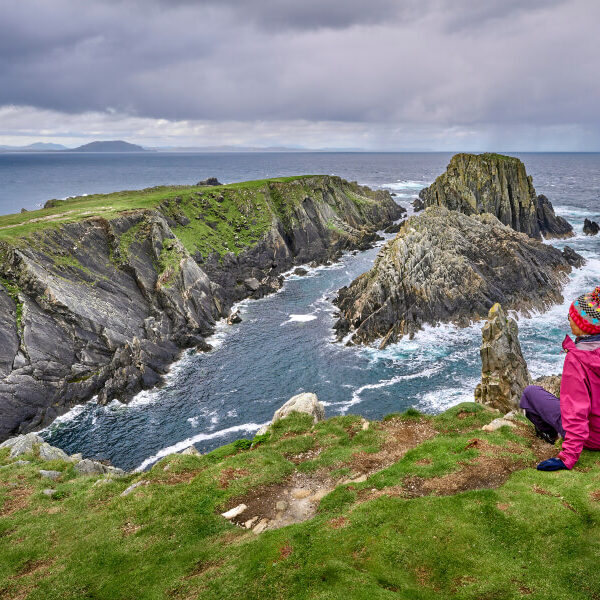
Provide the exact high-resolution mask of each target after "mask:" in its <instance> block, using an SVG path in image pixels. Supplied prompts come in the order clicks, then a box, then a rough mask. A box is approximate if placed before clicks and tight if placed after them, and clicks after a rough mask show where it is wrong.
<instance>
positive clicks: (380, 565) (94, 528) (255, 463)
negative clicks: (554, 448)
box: [0, 404, 600, 600]
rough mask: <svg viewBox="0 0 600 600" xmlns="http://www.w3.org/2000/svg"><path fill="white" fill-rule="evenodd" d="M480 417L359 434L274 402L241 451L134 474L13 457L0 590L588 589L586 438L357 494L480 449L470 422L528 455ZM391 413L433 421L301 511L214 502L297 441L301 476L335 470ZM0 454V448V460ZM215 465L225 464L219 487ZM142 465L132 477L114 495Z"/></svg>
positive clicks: (422, 593) (203, 593)
mask: <svg viewBox="0 0 600 600" xmlns="http://www.w3.org/2000/svg"><path fill="white" fill-rule="evenodd" d="M494 416H495V415H493V414H491V413H489V412H487V411H484V410H483V409H481V407H478V406H476V405H472V404H464V405H461V406H460V407H457V408H455V409H452V410H450V411H448V412H447V413H444V414H443V415H439V416H437V417H424V416H419V415H415V414H414V413H413V414H409V415H406V416H401V417H394V420H388V421H387V424H388V425H386V424H385V423H384V424H382V426H379V425H377V424H376V423H375V424H372V425H371V427H370V428H369V429H367V430H366V431H363V430H362V428H361V426H360V425H361V421H360V419H359V418H358V417H353V416H346V417H336V418H333V419H329V420H327V421H325V422H323V423H319V424H317V425H316V426H313V425H312V423H311V421H310V418H307V417H305V416H301V415H292V417H290V418H287V419H284V420H282V421H280V422H278V423H277V425H276V426H275V427H274V428H273V430H272V432H271V434H270V435H269V436H267V438H266V439H262V440H261V443H260V444H258V445H254V446H253V447H252V448H251V449H246V448H245V447H246V446H248V444H239V443H238V444H237V445H236V444H230V445H228V446H224V447H222V448H219V449H217V450H215V451H214V452H212V453H210V454H208V455H205V456H202V457H196V456H180V455H175V456H170V457H167V458H165V459H163V460H162V461H161V462H160V463H159V464H157V465H156V466H154V468H153V469H152V470H151V471H149V472H147V473H143V474H137V475H129V476H127V477H126V478H124V479H122V480H113V481H109V482H108V483H103V484H101V485H94V484H95V482H96V481H97V480H98V478H97V477H79V476H76V474H75V472H74V470H73V467H72V465H69V464H66V463H61V462H54V463H43V464H42V463H41V462H39V460H38V459H36V458H35V457H34V456H30V457H29V458H30V459H31V460H32V461H33V462H32V464H31V465H25V466H20V467H7V468H0V507H1V508H0V513H1V514H2V515H3V516H0V597H3V598H31V599H34V598H35V599H42V598H43V599H44V600H53V599H58V598H60V599H65V600H66V599H81V598H94V599H113V598H114V599H117V598H118V599H128V598H132V599H133V598H152V599H158V598H202V599H205V598H206V599H211V600H212V599H219V598H227V599H230V598H248V599H251V598H252V599H253V598H261V599H265V600H268V599H276V598H282V599H283V598H285V599H286V600H287V599H292V598H298V599H300V598H302V599H305V598H311V599H313V598H314V599H316V598H319V599H326V598H327V599H329V598H352V599H355V598H357V599H361V598H364V599H371V598H382V599H387V598H410V599H429V598H431V599H433V598H435V599H436V600H437V599H439V598H461V599H473V600H475V599H483V598H485V599H488V598H490V599H492V598H498V599H513V598H515V599H516V598H536V599H544V600H547V599H562V598H565V599H567V598H568V599H575V600H579V599H580V600H584V599H585V600H588V599H590V598H596V597H598V592H599V590H600V571H599V570H598V568H597V555H598V551H599V550H600V547H599V546H600V542H599V540H600V535H599V534H600V529H599V525H600V503H599V502H598V500H597V498H600V492H599V493H598V494H595V492H597V491H598V490H599V489H600V460H599V458H600V457H599V456H598V455H597V454H595V453H592V452H584V454H583V455H582V458H581V460H580V463H579V464H578V466H577V467H576V469H575V470H573V471H571V472H566V471H560V472H556V473H542V472H538V471H536V470H534V469H532V468H522V469H520V470H517V471H516V472H515V473H513V475H512V476H511V477H510V478H509V479H508V481H507V482H506V483H505V484H504V485H502V486H501V487H499V488H497V489H483V490H479V491H466V492H461V493H457V494H452V495H448V496H435V495H427V496H423V497H417V498H412V499H408V498H404V497H399V496H397V495H393V494H392V495H387V494H385V493H383V495H380V496H379V497H377V498H374V499H371V500H369V499H368V497H367V498H365V497H364V496H363V494H364V493H366V492H370V491H371V490H373V489H376V490H378V489H381V491H382V492H385V490H386V489H387V488H388V487H389V486H397V485H398V484H399V483H401V482H402V481H404V480H405V478H406V477H415V476H418V477H421V478H424V479H427V478H431V477H440V476H443V475H444V474H448V473H452V472H455V471H457V470H460V469H461V468H464V465H466V464H468V463H470V462H472V461H473V460H476V459H477V456H478V455H479V453H480V450H478V449H477V448H476V447H472V446H470V445H469V443H466V442H468V441H469V440H472V439H473V438H475V437H477V438H480V439H483V438H485V440H486V441H487V442H488V443H489V444H490V445H491V446H490V447H491V448H493V449H494V450H493V452H494V453H496V452H498V453H504V454H505V455H507V456H512V454H511V452H512V451H513V450H514V449H515V446H513V445H512V444H517V445H518V446H519V447H520V449H519V451H518V452H516V450H515V452H516V454H514V458H515V460H517V459H526V460H529V459H530V454H531V451H530V448H529V444H530V441H529V438H525V437H521V435H520V434H519V433H518V432H517V433H515V432H514V431H507V430H500V431H498V432H495V433H493V434H484V433H483V432H481V431H480V430H479V428H480V426H481V423H482V422H487V421H489V420H491V419H492V418H493V417H494ZM398 419H401V420H406V421H407V422H409V421H412V422H422V423H429V424H430V425H432V426H434V427H436V428H438V429H439V430H441V432H440V433H438V435H437V436H436V437H434V438H432V439H430V440H428V441H426V442H424V443H422V444H420V445H418V446H417V447H415V448H414V449H413V450H411V451H409V452H408V453H407V454H405V455H404V456H403V457H402V458H401V459H400V460H398V461H397V462H396V463H394V464H392V465H391V466H389V467H388V468H387V469H385V470H383V471H381V472H380V473H377V474H375V475H372V476H371V477H370V478H369V479H368V480H367V481H366V482H364V483H363V484H356V485H342V486H339V487H338V488H336V489H335V490H334V491H333V492H332V493H330V494H329V495H328V496H326V497H325V498H323V500H322V501H321V504H320V507H319V511H318V512H317V514H316V516H315V517H313V518H312V519H310V520H308V521H305V522H304V523H299V524H296V525H291V526H288V527H284V528H281V529H278V530H273V531H267V532H265V533H263V534H261V535H259V536H256V535H254V534H253V533H252V532H248V531H245V530H243V529H241V528H239V527H236V526H233V525H230V524H229V523H228V522H227V521H226V520H225V519H223V518H222V517H220V515H219V514H218V513H219V512H220V511H221V510H223V508H224V507H225V506H226V505H227V503H228V502H229V501H230V500H232V499H233V500H235V499H236V498H239V497H241V496H242V495H243V494H244V493H246V492H247V491H249V490H252V489H256V488H257V487H259V486H262V485H267V484H273V483H276V482H279V481H283V480H284V479H285V478H287V477H288V476H290V475H291V474H292V473H294V472H295V471H300V472H302V471H303V468H302V465H304V463H303V462H301V463H300V464H294V463H293V462H291V461H290V458H291V456H292V455H298V454H300V453H302V452H306V451H307V450H310V449H314V448H317V447H319V448H321V453H320V454H319V455H318V456H317V457H316V458H313V459H311V460H309V461H308V462H312V461H317V463H318V467H317V469H316V471H315V469H314V468H310V469H308V470H307V471H306V472H307V473H314V472H322V470H324V469H325V470H330V471H332V472H333V470H336V469H337V472H339V473H342V474H343V472H344V468H345V467H344V465H347V464H348V462H347V461H349V460H351V459H352V456H353V454H354V453H362V452H366V453H369V452H371V453H372V452H376V451H378V450H381V448H383V447H384V444H385V440H386V435H387V434H386V429H385V427H386V426H389V425H390V424H391V423H393V422H398ZM515 440H517V441H516V442H515ZM236 446H237V447H236ZM242 446H243V447H242ZM511 448H512V449H513V450H510V449H511ZM9 462H10V461H9V460H8V458H7V451H1V452H0V463H1V464H8V463H9ZM167 465H169V468H168V470H165V467H166V466H167ZM42 466H43V468H46V469H51V468H55V469H58V470H60V471H62V472H63V476H62V478H61V480H60V481H59V482H57V483H50V482H48V481H47V480H42V479H41V478H40V476H39V475H38V469H39V468H41V467H42ZM226 470H229V472H235V473H238V474H240V476H239V477H237V478H234V479H233V480H231V481H230V482H229V484H228V485H225V486H224V485H222V474H223V472H224V471H226ZM142 479H143V480H146V481H148V482H149V483H148V485H144V486H140V487H139V488H137V489H136V490H135V491H134V492H133V493H132V494H130V495H129V496H127V497H121V496H120V493H121V492H122V491H123V490H124V489H125V488H126V487H127V486H129V485H130V484H131V483H132V482H134V481H137V480H142ZM12 484H16V485H12ZM46 487H53V488H55V489H57V490H58V491H59V492H60V494H59V498H57V499H50V498H48V497H46V496H44V495H43V494H42V490H43V489H44V488H46ZM392 489H396V488H390V491H391V490H392ZM7 512H10V514H6V513H7Z"/></svg>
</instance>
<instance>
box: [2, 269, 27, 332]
mask: <svg viewBox="0 0 600 600" xmlns="http://www.w3.org/2000/svg"><path fill="white" fill-rule="evenodd" d="M0 284H2V286H3V287H4V289H5V290H6V292H7V293H8V295H9V296H10V297H11V298H12V301H13V302H14V303H15V315H16V316H15V318H16V321H17V331H19V335H20V334H21V333H22V331H23V302H21V300H20V299H19V287H18V286H17V285H16V284H15V283H13V282H12V281H10V280H8V279H6V278H5V277H0Z"/></svg>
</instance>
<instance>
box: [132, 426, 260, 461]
mask: <svg viewBox="0 0 600 600" xmlns="http://www.w3.org/2000/svg"><path fill="white" fill-rule="evenodd" d="M265 424H266V423H263V424H256V423H244V424H243V425H235V426H234V427H228V428H227V429H221V430H220V431H215V432H213V433H199V434H198V435H194V436H192V437H189V438H186V439H185V440H182V441H181V442H177V443H176V444H173V445H172V446H167V447H166V448H163V449H162V450H159V451H158V452H157V453H156V454H153V455H152V456H149V457H148V458H147V459H146V460H144V461H143V462H142V463H141V464H140V466H139V467H137V468H136V469H135V470H134V471H135V472H137V473H139V472H140V471H143V470H144V469H146V468H147V467H149V466H150V465H152V464H154V463H155V462H157V461H158V460H160V459H161V458H164V457H165V456H168V455H169V454H176V453H177V452H181V451H182V450H185V449H186V448H189V447H190V446H191V445H193V444H196V443H198V442H203V441H205V440H214V439H215V438H220V437H224V436H227V435H229V434H230V433H237V432H239V431H245V432H247V433H251V432H253V431H257V430H258V429H259V428H260V427H262V425H265Z"/></svg>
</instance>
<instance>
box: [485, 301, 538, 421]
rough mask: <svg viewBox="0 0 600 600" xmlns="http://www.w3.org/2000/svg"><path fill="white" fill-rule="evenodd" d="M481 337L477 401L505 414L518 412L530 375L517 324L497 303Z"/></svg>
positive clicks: (529, 381) (491, 310)
mask: <svg viewBox="0 0 600 600" xmlns="http://www.w3.org/2000/svg"><path fill="white" fill-rule="evenodd" d="M481 336H482V338H483V341H482V344H481V350H480V354H481V383H480V384H478V385H477V387H476V388H475V401H476V402H479V403H480V404H484V405H486V406H489V407H491V408H497V409H498V410H500V411H502V412H504V413H506V412H509V411H511V410H514V409H518V408H519V400H520V399H521V394H522V393H523V390H524V389H525V387H526V386H528V385H529V384H530V383H531V376H530V375H529V371H528V369H527V363H526V362H525V359H524V358H523V354H522V353H521V345H520V344H519V329H518V327H517V322H516V321H515V320H514V319H513V318H511V317H507V316H506V314H505V312H504V311H503V310H502V307H501V306H500V304H494V306H492V308H491V309H490V312H489V315H488V319H487V322H486V324H485V325H484V326H483V329H482V332H481Z"/></svg>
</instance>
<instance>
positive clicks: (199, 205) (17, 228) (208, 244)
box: [0, 175, 374, 256]
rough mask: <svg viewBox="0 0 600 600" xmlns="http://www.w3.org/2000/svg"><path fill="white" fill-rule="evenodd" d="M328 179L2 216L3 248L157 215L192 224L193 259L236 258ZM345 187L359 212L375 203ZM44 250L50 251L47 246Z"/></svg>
mask: <svg viewBox="0 0 600 600" xmlns="http://www.w3.org/2000/svg"><path fill="white" fill-rule="evenodd" d="M323 178H324V176H318V175H317V176H314V175H304V176H294V177H279V178H273V179H265V180H257V181H247V182H242V183H232V184H227V185H222V186H216V187H211V186H208V187H206V186H204V187H202V186H164V187H156V188H148V189H145V190H135V191H123V192H115V193H112V194H97V195H93V196H84V197H78V198H71V199H68V200H55V201H53V206H52V207H51V208H45V209H42V210H36V211H30V212H25V213H19V214H14V215H5V216H0V243H1V242H4V243H6V244H9V245H21V244H23V243H25V244H27V245H29V244H31V245H35V246H36V247H37V246H40V234H45V233H48V232H49V231H51V230H53V229H56V228H57V227H60V226H61V225H63V224H66V223H72V222H76V221H81V220H83V219H86V218H90V217H94V216H100V217H104V218H106V219H113V218H115V217H118V216H119V215H120V214H123V213H126V212H129V211H137V210H151V209H158V210H160V211H161V212H162V213H163V214H165V215H166V216H168V217H171V218H173V220H174V221H181V217H185V218H187V219H188V220H189V223H187V224H186V225H178V226H176V227H175V228H174V233H175V234H176V235H177V237H178V238H179V239H180V240H181V242H182V243H183V244H184V246H185V247H186V248H187V250H188V251H189V252H190V253H191V254H194V253H195V252H196V251H199V252H201V253H202V254H203V255H205V256H206V255H208V254H210V253H211V252H216V253H218V254H220V255H223V254H225V253H227V252H233V253H235V254H237V253H239V252H241V251H242V250H243V249H244V248H246V247H248V246H251V245H253V244H254V243H256V242H257V241H258V240H259V239H260V237H261V236H262V235H263V234H264V233H265V232H266V231H267V230H268V228H269V227H270V225H271V222H272V218H273V216H277V217H279V218H280V219H281V220H282V221H283V222H284V224H290V220H291V214H292V211H293V208H294V207H295V206H296V205H298V204H299V203H300V202H301V201H302V200H303V198H305V197H306V196H307V195H308V196H314V192H315V188H316V187H318V185H319V184H320V181H319V180H320V179H323ZM344 185H345V186H346V188H345V193H346V194H347V195H348V196H349V197H350V198H351V199H352V200H353V201H354V202H355V204H356V205H357V206H358V207H359V208H360V207H363V206H366V205H368V204H370V203H372V202H374V200H373V198H372V197H368V196H365V195H363V191H362V190H359V188H357V187H356V186H353V185H352V184H344ZM41 237H42V238H45V240H46V241H47V239H48V236H45V235H42V236H41ZM123 238H124V239H123V240H122V243H121V246H122V249H123V250H126V249H127V244H128V243H131V241H133V239H134V236H133V234H128V233H126V234H124V236H123ZM40 249H43V250H44V251H51V248H47V247H45V246H43V245H42V246H41V247H40Z"/></svg>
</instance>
